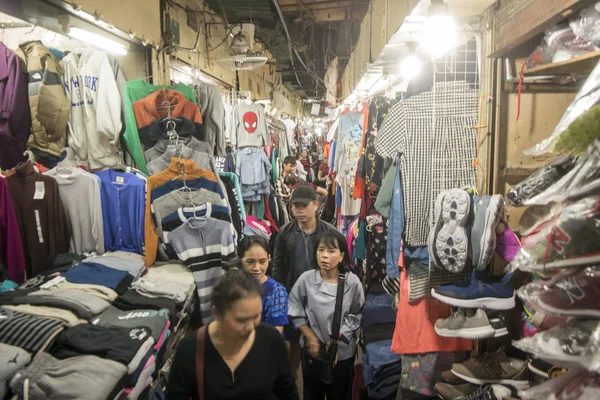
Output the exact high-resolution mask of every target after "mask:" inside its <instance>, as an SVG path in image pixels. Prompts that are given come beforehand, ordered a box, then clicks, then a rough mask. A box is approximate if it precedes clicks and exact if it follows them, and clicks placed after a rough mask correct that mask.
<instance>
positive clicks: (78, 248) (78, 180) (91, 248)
mask: <svg viewBox="0 0 600 400" xmlns="http://www.w3.org/2000/svg"><path fill="white" fill-rule="evenodd" d="M44 175H48V176H51V177H52V178H54V179H55V180H56V182H57V183H58V187H59V193H60V199H61V201H62V203H63V205H64V207H65V212H66V214H67V216H68V219H69V222H70V224H71V231H72V232H73V235H72V236H71V245H70V251H71V252H72V253H77V254H81V253H84V252H96V253H98V254H104V223H103V220H102V201H101V197H100V179H99V178H98V177H97V176H95V175H92V174H89V173H86V172H83V171H82V170H80V169H79V168H74V169H73V170H71V171H69V172H67V173H64V172H62V171H58V169H57V168H54V169H51V170H50V171H48V172H46V173H45V174H44Z"/></svg>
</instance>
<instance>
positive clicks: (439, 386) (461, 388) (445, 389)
mask: <svg viewBox="0 0 600 400" xmlns="http://www.w3.org/2000/svg"><path fill="white" fill-rule="evenodd" d="M434 388H435V391H436V392H437V393H438V395H439V396H440V398H442V399H444V400H456V399H464V398H465V396H468V395H470V394H471V393H473V385H471V384H470V383H464V384H462V385H450V384H447V383H436V384H435V386H434Z"/></svg>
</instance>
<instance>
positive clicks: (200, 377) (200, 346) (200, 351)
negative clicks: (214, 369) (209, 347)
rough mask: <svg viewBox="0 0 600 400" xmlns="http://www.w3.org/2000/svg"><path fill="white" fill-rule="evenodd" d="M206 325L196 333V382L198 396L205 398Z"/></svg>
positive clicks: (202, 399) (201, 399) (201, 398)
mask: <svg viewBox="0 0 600 400" xmlns="http://www.w3.org/2000/svg"><path fill="white" fill-rule="evenodd" d="M205 339H206V325H205V326H203V327H201V328H200V329H198V334H197V335H196V382H197V384H198V398H199V399H200V400H204V345H205V343H206V341H205Z"/></svg>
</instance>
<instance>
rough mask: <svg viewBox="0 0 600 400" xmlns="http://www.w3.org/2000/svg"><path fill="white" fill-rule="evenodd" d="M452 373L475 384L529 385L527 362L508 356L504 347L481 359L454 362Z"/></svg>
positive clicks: (523, 386) (520, 387)
mask: <svg viewBox="0 0 600 400" xmlns="http://www.w3.org/2000/svg"><path fill="white" fill-rule="evenodd" d="M452 373H453V374H454V375H456V376H458V377H459V378H462V379H464V380H465V381H467V382H469V383H473V384H475V385H485V384H500V385H509V386H512V387H514V388H517V389H524V388H528V387H529V370H528V369H527V362H526V361H523V360H519V359H517V358H511V357H508V356H507V355H506V354H505V353H504V351H503V350H502V349H501V350H499V351H496V352H494V353H488V354H486V355H485V356H484V357H482V358H480V359H472V360H468V361H466V362H464V363H461V364H454V365H452Z"/></svg>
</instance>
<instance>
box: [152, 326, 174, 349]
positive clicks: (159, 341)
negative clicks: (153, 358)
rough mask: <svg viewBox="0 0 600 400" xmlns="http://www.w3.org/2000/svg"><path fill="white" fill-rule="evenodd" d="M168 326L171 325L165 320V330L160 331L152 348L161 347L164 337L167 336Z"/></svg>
mask: <svg viewBox="0 0 600 400" xmlns="http://www.w3.org/2000/svg"><path fill="white" fill-rule="evenodd" d="M170 327H171V321H167V325H165V330H164V331H163V332H162V334H161V335H160V338H158V342H157V343H156V344H155V345H154V347H153V349H154V350H156V351H158V350H160V348H161V347H162V345H163V344H164V342H165V337H166V336H167V331H168V330H169V328H170Z"/></svg>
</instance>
